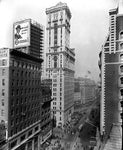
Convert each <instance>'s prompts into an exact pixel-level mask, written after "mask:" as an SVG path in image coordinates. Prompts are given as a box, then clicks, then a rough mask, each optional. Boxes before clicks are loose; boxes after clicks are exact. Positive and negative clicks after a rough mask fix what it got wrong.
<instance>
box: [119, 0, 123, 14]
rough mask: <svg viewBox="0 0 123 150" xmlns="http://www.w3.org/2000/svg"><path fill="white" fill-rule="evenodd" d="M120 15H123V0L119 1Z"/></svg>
mask: <svg viewBox="0 0 123 150" xmlns="http://www.w3.org/2000/svg"><path fill="white" fill-rule="evenodd" d="M118 14H123V0H119V4H118Z"/></svg>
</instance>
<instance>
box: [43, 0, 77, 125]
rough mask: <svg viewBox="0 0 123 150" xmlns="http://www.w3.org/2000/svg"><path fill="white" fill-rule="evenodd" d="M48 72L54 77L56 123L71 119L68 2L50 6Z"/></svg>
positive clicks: (72, 56) (71, 57) (72, 54)
mask: <svg viewBox="0 0 123 150" xmlns="http://www.w3.org/2000/svg"><path fill="white" fill-rule="evenodd" d="M46 14H47V53H46V76H47V77H48V78H51V79H52V96H53V99H54V100H53V102H52V104H51V109H52V113H53V115H54V117H55V118H56V124H57V126H59V125H60V126H62V127H63V125H64V124H65V123H66V122H67V121H68V120H69V119H70V115H71V113H72V111H73V102H74V64H75V51H74V49H71V48H70V19H71V12H70V10H69V8H68V6H67V4H66V3H61V2H60V3H58V4H57V5H55V6H53V7H50V8H47V9H46Z"/></svg>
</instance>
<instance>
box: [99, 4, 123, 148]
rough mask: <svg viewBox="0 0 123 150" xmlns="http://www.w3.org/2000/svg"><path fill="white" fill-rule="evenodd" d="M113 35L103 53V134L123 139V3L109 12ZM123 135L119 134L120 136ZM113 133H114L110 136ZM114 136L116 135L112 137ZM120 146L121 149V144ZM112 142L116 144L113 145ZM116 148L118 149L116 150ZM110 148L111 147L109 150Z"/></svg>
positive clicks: (101, 75)
mask: <svg viewBox="0 0 123 150" xmlns="http://www.w3.org/2000/svg"><path fill="white" fill-rule="evenodd" d="M109 20H110V24H109V34H108V36H107V38H106V41H105V43H104V45H103V49H102V51H101V53H100V55H99V56H100V61H99V67H100V69H101V74H100V78H101V115H100V116H101V120H100V130H101V135H103V136H104V137H105V138H106V139H108V137H109V136H110V138H111V137H113V136H114V138H117V139H120V140H121V121H122V120H121V116H120V113H121V111H122V108H121V104H120V101H121V100H122V99H123V82H122V81H123V1H119V6H118V7H117V8H116V9H112V10H110V11H109ZM117 131H118V132H119V131H120V132H119V135H117V133H118V132H117ZM110 133H111V134H110ZM112 133H113V134H112ZM120 140H119V141H118V143H117V146H119V148H121V147H120V146H121V141H120ZM112 143H115V141H114V142H112ZM116 148H117V147H116V145H115V148H114V149H116ZM107 149H108V148H107Z"/></svg>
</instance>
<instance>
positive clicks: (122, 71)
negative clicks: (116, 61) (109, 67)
mask: <svg viewBox="0 0 123 150" xmlns="http://www.w3.org/2000/svg"><path fill="white" fill-rule="evenodd" d="M120 73H123V65H121V66H120Z"/></svg>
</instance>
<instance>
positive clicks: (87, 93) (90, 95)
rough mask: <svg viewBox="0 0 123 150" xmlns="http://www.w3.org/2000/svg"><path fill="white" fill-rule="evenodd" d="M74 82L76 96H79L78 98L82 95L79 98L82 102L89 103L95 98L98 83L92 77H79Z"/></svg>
mask: <svg viewBox="0 0 123 150" xmlns="http://www.w3.org/2000/svg"><path fill="white" fill-rule="evenodd" d="M74 82H75V83H74V84H75V96H77V97H78V98H79V97H80V98H79V99H80V103H81V104H87V103H90V102H92V101H94V100H95V96H96V83H95V82H94V80H92V79H90V78H82V77H78V78H76V79H75V81H74ZM77 97H76V98H77ZM75 101H76V100H75Z"/></svg>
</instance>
